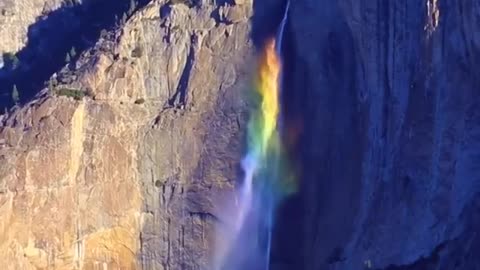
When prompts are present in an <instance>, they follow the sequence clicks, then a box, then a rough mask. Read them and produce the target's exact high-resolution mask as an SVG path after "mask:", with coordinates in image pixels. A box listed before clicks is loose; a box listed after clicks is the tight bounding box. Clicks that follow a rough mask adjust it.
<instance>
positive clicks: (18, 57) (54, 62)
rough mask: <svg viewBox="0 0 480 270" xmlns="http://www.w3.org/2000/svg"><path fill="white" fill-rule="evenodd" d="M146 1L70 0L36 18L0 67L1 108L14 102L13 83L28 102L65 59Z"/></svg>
mask: <svg viewBox="0 0 480 270" xmlns="http://www.w3.org/2000/svg"><path fill="white" fill-rule="evenodd" d="M149 1H150V0H135V1H130V0H102V1H98V0H86V1H83V3H82V4H75V2H74V1H71V2H69V3H70V4H67V5H64V6H62V7H60V8H58V9H57V10H54V11H52V12H50V13H48V14H45V15H42V16H40V17H39V18H37V21H36V22H35V23H34V24H32V25H30V26H29V27H28V33H27V37H28V42H27V44H26V45H25V47H24V48H22V49H21V50H20V51H18V52H16V53H15V54H13V53H12V54H10V53H9V54H8V55H7V57H5V58H6V59H5V65H4V67H3V68H2V69H0V109H1V110H2V112H3V110H4V108H10V107H12V106H13V105H14V100H13V99H12V90H13V86H14V85H16V87H17V89H18V92H19V102H20V103H24V102H28V101H29V100H31V99H32V98H33V97H34V96H35V95H36V94H37V93H38V91H40V90H41V89H42V88H43V87H44V86H45V84H46V81H47V80H48V79H49V78H50V77H51V76H52V75H53V74H54V73H55V72H57V71H59V70H60V69H61V68H62V67H63V66H65V65H66V64H67V63H70V64H73V63H74V62H75V60H76V59H77V58H78V57H79V55H80V54H81V53H82V52H83V51H85V50H86V49H88V48H90V47H91V46H93V45H94V44H95V43H96V42H97V40H98V39H99V38H100V36H101V34H102V31H108V30H112V29H113V28H114V27H115V25H116V24H117V23H120V22H121V21H122V20H125V19H127V18H128V16H129V14H133V12H134V11H135V10H137V9H138V8H141V7H143V6H145V5H146V4H147V3H148V2H149ZM124 14H125V15H124ZM67 54H68V56H67Z"/></svg>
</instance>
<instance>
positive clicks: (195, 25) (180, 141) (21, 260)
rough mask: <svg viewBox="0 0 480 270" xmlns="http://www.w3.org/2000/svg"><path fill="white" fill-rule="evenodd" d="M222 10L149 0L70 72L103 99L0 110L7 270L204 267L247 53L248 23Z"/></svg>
mask: <svg viewBox="0 0 480 270" xmlns="http://www.w3.org/2000/svg"><path fill="white" fill-rule="evenodd" d="M218 8H219V6H217V5H215V4H211V3H206V4H204V5H202V6H201V7H200V8H188V7H187V6H185V5H171V4H169V3H167V2H166V1H153V2H152V3H150V4H149V5H147V6H146V7H145V8H143V9H141V10H139V11H138V12H136V13H135V14H134V15H133V16H132V17H131V18H130V19H129V20H128V21H127V23H126V24H125V25H124V27H123V28H122V29H119V31H118V32H116V33H115V34H114V36H115V38H114V40H115V42H112V40H109V39H105V40H102V41H100V42H99V43H98V44H97V45H96V46H95V47H94V48H93V49H92V51H91V52H90V53H87V54H86V55H85V57H84V58H82V59H80V60H79V61H78V62H77V64H76V68H75V71H74V72H73V73H74V74H75V77H76V79H74V80H68V79H66V78H65V76H71V74H72V72H71V71H66V70H64V71H63V72H67V73H68V74H70V75H68V74H67V73H65V74H63V72H60V74H59V76H58V77H59V78H63V79H65V81H66V82H67V81H68V82H69V83H68V85H69V86H75V88H77V89H90V90H91V91H92V95H93V97H94V99H92V98H90V97H87V98H84V99H82V100H81V101H75V100H73V99H69V98H67V97H54V96H50V95H49V94H47V92H46V91H44V94H43V97H42V98H41V99H38V100H35V101H32V102H31V103H29V104H27V105H26V106H25V107H23V108H21V109H17V110H16V111H14V112H13V113H10V115H8V116H5V115H4V116H2V118H0V122H1V123H2V125H1V128H0V142H1V144H0V160H1V163H0V176H1V177H0V191H1V192H0V207H1V209H2V210H1V211H0V224H1V225H0V229H1V233H0V242H1V244H0V260H1V261H2V262H8V263H6V265H7V268H6V269H44V268H52V267H55V269H182V268H183V269H184V267H187V269H193V268H198V267H206V265H207V264H208V262H209V253H208V251H209V247H211V245H210V244H209V241H210V240H209V239H210V238H211V236H213V234H212V230H213V225H214V223H215V222H216V219H215V216H214V215H215V211H216V210H215V205H214V203H213V199H212V198H210V199H208V194H212V193H214V192H215V191H216V190H222V189H231V187H232V186H233V183H234V180H235V179H233V176H234V175H235V172H236V169H235V162H236V160H238V155H239V153H240V150H239V145H240V138H241V137H240V136H241V132H240V131H239V129H240V126H239V123H242V122H243V121H244V119H245V116H244V115H243V112H244V110H245V109H244V108H245V105H244V103H243V101H242V98H241V97H242V94H241V92H242V91H243V90H244V89H245V87H247V85H246V83H247V82H248V80H247V79H246V77H247V74H248V71H247V70H246V68H248V65H246V61H247V59H248V56H249V55H250V51H251V45H250V42H249V39H248V34H249V24H248V22H247V20H243V21H241V22H239V23H233V24H230V25H227V24H224V23H221V22H216V21H215V18H213V17H212V16H211V14H212V12H213V11H214V10H216V9H218ZM245 10H246V11H245V12H247V11H248V9H245ZM250 10H251V9H250ZM247 16H248V14H247V13H245V14H244V15H243V17H244V18H247ZM207 44H208V45H207ZM106 48H108V49H106ZM138 48H140V49H138ZM219 48H221V49H219ZM136 49H137V50H136ZM134 51H135V52H134ZM63 79H62V80H63ZM139 100H142V101H139ZM211 130H216V131H218V133H217V132H215V133H214V134H215V135H212V133H211V132H210V131H211ZM105 267H107V268H105Z"/></svg>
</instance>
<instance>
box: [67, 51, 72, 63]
mask: <svg viewBox="0 0 480 270" xmlns="http://www.w3.org/2000/svg"><path fill="white" fill-rule="evenodd" d="M71 60H72V59H71V58H70V54H69V53H67V55H66V56H65V63H67V64H68V63H70V61H71Z"/></svg>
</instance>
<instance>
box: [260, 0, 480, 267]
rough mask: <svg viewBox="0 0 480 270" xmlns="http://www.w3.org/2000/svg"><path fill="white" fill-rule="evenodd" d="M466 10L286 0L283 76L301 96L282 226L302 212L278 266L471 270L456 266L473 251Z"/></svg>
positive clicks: (469, 10)
mask: <svg viewBox="0 0 480 270" xmlns="http://www.w3.org/2000/svg"><path fill="white" fill-rule="evenodd" d="M269 2H271V5H270V6H268V3H269ZM473 2H474V1H466V2H459V1H450V0H445V1H442V0H439V1H416V2H402V1H393V0H392V1H383V0H381V1H380V0H379V1H364V2H362V1H328V0H325V1H308V0H301V1H291V12H290V14H289V16H290V20H289V23H288V29H289V30H288V34H287V35H286V42H287V45H286V46H288V47H289V49H290V50H289V51H287V56H286V57H287V60H286V61H287V62H286V68H287V71H286V74H287V81H288V82H287V84H288V85H289V86H290V87H292V88H291V89H292V90H291V91H298V90H299V89H302V90H304V91H303V92H295V93H298V94H293V93H292V95H293V96H295V97H296V99H297V100H298V105H297V106H298V108H293V109H291V110H292V111H294V112H296V113H298V114H300V115H303V119H304V120H305V123H304V125H303V126H304V127H305V130H304V132H303V136H302V144H303V146H302V150H303V159H302V164H303V170H302V171H304V172H305V175H304V178H302V181H303V182H302V183H303V192H302V193H301V194H300V195H299V197H300V198H296V199H295V200H298V201H299V202H298V203H297V204H296V207H294V208H295V209H294V210H291V211H290V212H288V213H287V214H285V218H284V219H283V220H284V221H283V222H284V224H288V223H289V222H290V225H289V226H288V225H284V226H285V227H287V229H285V230H286V231H290V230H296V228H298V226H299V224H297V223H296V222H291V221H289V220H292V218H291V216H292V215H294V214H295V213H296V212H300V213H303V214H302V216H301V217H300V218H301V219H302V221H301V224H303V233H304V237H303V238H297V239H291V238H290V239H287V236H283V237H284V240H283V241H280V244H279V246H280V247H279V251H278V252H279V253H278V254H277V255H275V257H276V258H279V261H280V262H279V263H283V264H288V263H290V265H289V269H362V268H363V267H364V265H365V267H367V268H374V269H397V268H395V267H397V266H398V267H400V268H398V269H475V268H478V266H479V265H480V260H479V259H478V258H471V257H467V256H465V257H462V255H460V254H473V253H478V252H479V250H478V245H479V242H478V241H479V240H478V237H477V236H476V234H477V232H478V229H474V227H475V226H476V227H477V228H478V227H479V226H480V224H479V223H478V216H479V212H478V206H473V205H475V203H474V202H475V198H478V196H480V193H479V192H480V186H479V184H478V183H479V182H478V175H479V172H480V167H479V166H478V154H479V153H480V148H479V145H478V144H479V143H480V141H479V138H478V136H477V134H478V132H479V131H480V122H479V121H478V113H479V110H478V105H479V104H480V96H479V95H478V90H477V88H478V87H477V86H476V85H477V84H478V78H479V75H480V73H479V69H478V67H479V65H480V46H479V44H478V42H476V40H478V33H479V30H480V28H479V27H480V26H479V24H478V19H475V18H476V17H478V14H479V12H480V9H479V6H478V4H473ZM275 5H276V4H275V3H274V1H266V2H265V6H262V7H259V10H260V12H259V13H258V14H260V15H262V14H268V13H262V10H275ZM264 12H266V11H264ZM473 14H476V15H473ZM475 16H476V17H475ZM254 26H255V25H254ZM259 27H260V26H259ZM254 30H255V31H257V32H262V31H263V32H268V31H269V30H268V29H267V30H265V29H254ZM270 31H271V30H270ZM287 91H288V89H287ZM291 106H294V105H293V104H291ZM293 201H294V200H292V204H295V203H294V202H293ZM472 220H475V221H472ZM475 222H476V223H475ZM280 223H282V221H280ZM473 224H475V225H473ZM284 234H285V233H284ZM278 237H280V238H282V235H279V236H278ZM465 238H470V239H472V240H471V241H472V242H469V244H468V248H464V249H463V248H462V251H461V252H456V250H458V249H459V248H460V247H459V244H458V242H457V240H458V239H465ZM287 243H288V244H287ZM299 247H302V248H299ZM292 254H293V255H292ZM455 261H456V262H457V263H456V264H455ZM366 262H368V263H366ZM454 264H455V267H453V266H452V265H454ZM389 267H391V268H389Z"/></svg>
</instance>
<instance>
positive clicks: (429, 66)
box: [0, 0, 480, 270]
mask: <svg viewBox="0 0 480 270" xmlns="http://www.w3.org/2000/svg"><path fill="white" fill-rule="evenodd" d="M27 2H28V3H27ZM84 2H85V1H84ZM407 2H408V3H407ZM284 4H285V2H284V1H274V0H265V1H255V3H252V2H251V1H249V0H242V1H240V0H235V1H207V0H199V1H179V0H176V1H168V2H167V1H164V0H154V1H152V2H150V3H149V4H147V5H146V6H144V7H143V6H142V7H141V8H140V9H138V10H136V12H134V13H133V14H131V15H129V16H128V17H125V21H126V22H125V23H121V24H120V25H119V26H118V27H117V28H116V29H114V30H112V31H110V32H108V33H106V34H104V35H102V36H101V37H100V39H99V40H98V42H97V43H96V44H93V45H92V46H91V47H90V48H89V50H86V51H84V52H83V53H82V54H81V55H80V56H79V57H78V59H77V60H76V61H75V62H73V63H71V64H69V65H68V67H64V68H63V69H62V70H55V71H56V72H57V75H55V76H54V77H53V78H55V80H56V81H57V82H58V85H54V86H53V87H54V88H55V89H53V90H52V89H50V90H48V89H43V90H41V91H40V94H38V95H37V96H36V98H35V99H34V100H32V101H30V102H28V103H27V104H25V105H24V106H22V107H21V108H20V107H17V108H16V109H15V110H13V111H11V112H9V113H8V115H6V114H5V115H2V116H0V261H1V262H3V263H4V265H5V266H6V269H12V270H13V269H208V259H209V255H210V254H209V253H210V252H211V251H212V236H213V230H214V226H215V224H216V223H218V222H221V220H219V219H218V215H217V207H218V200H216V198H217V197H218V195H219V194H223V193H226V192H228V191H229V190H231V189H232V187H233V185H234V182H235V180H236V179H238V178H239V177H238V173H239V170H238V161H239V159H240V155H241V153H242V138H243V131H244V130H245V125H244V123H245V120H246V107H247V106H246V104H245V100H244V95H243V94H242V91H243V90H244V89H245V88H246V87H248V86H249V85H248V84H249V78H250V76H249V72H250V71H249V67H251V66H252V63H251V56H252V52H253V44H255V45H260V44H261V42H262V40H263V39H264V38H266V37H267V36H271V35H274V33H275V31H276V28H277V27H278V23H279V21H280V19H281V16H282V13H283V10H284V7H285V6H284ZM27 5H32V7H33V6H34V8H28V7H27ZM59 5H60V2H54V1H45V0H44V1H15V3H13V2H8V1H7V0H0V12H2V16H4V17H1V16H0V25H2V26H3V25H4V24H3V23H1V22H2V20H4V21H5V22H7V21H8V22H17V23H15V25H7V27H0V36H1V37H2V38H3V37H4V36H5V37H7V40H8V41H7V42H4V43H1V45H0V46H3V47H0V51H2V52H11V51H17V50H19V49H20V48H21V47H22V46H23V45H24V44H25V42H26V41H25V37H26V34H25V33H27V30H26V29H27V27H28V24H31V23H33V21H34V20H35V18H37V17H38V16H40V14H41V13H42V10H51V9H52V10H53V9H55V8H57V7H58V6H59ZM3 7H8V8H6V9H5V10H6V11H5V12H4V13H5V14H3V11H2V8H3ZM14 7H15V8H14ZM20 7H21V8H20ZM20 9H21V10H22V11H24V13H22V12H19V10H20ZM479 13H480V6H479V5H478V4H475V3H474V1H455V0H424V1H395V0H377V1H353V0H351V1H350V0H342V1H333V0H322V1H313V0H296V1H293V0H292V1H291V6H290V12H289V15H288V16H289V19H288V21H287V26H286V29H287V31H286V33H285V35H284V37H285V39H284V41H283V42H284V46H283V47H284V52H283V56H284V68H285V70H284V73H283V74H284V75H285V78H284V80H285V81H284V84H283V85H284V86H285V89H284V92H285V95H286V97H288V98H287V99H285V100H287V101H288V102H286V104H283V106H284V108H283V109H284V111H285V112H287V114H288V117H287V118H288V119H294V120H295V121H298V122H299V127H300V130H301V133H300V136H301V137H300V138H301V140H300V141H301V143H300V145H299V146H298V149H297V150H298V151H297V152H298V159H299V164H301V178H300V191H299V192H298V193H297V194H296V195H295V196H293V197H292V198H290V199H289V200H287V201H286V202H285V203H284V205H282V207H281V209H280V210H279V216H278V221H277V226H276V228H275V231H276V233H275V235H274V242H273V249H272V252H273V253H272V269H385V270H387V269H388V270H394V269H403V270H406V269H410V270H416V269H419V270H420V269H422V270H425V269H426V270H430V269H432V270H433V269H448V270H450V269H462V270H471V269H479V267H480V261H479V259H478V256H476V254H479V252H480V239H479V236H478V228H480V198H479V197H480V195H479V192H480V184H479V183H480V179H478V175H480V167H479V165H478V164H479V153H480V150H479V149H480V145H479V144H480V139H479V138H480V137H479V133H480V120H478V119H480V109H479V108H480V107H479V106H478V104H480V95H478V91H477V90H476V88H477V86H478V85H479V82H480V81H479V79H478V78H480V72H479V70H480V69H478V67H479V64H480V63H479V61H480V36H479V33H480V29H479V27H480V24H479V22H478V18H477V17H478V14H479ZM20 14H24V16H20ZM252 14H254V15H253V18H252V20H251V21H249V18H250V17H251V16H252ZM121 19H123V18H121ZM250 22H251V24H250ZM250 32H252V35H251V36H250ZM66 49H67V50H68V49H69V48H66ZM62 53H63V51H62ZM62 57H63V55H62ZM62 65H63V64H62ZM0 77H1V76H0ZM0 79H1V78H0ZM16 80H18V78H16ZM25 80H26V79H25ZM25 80H24V81H25ZM0 82H1V80H0ZM9 83H10V81H9ZM62 89H63V90H65V89H67V90H69V91H70V92H68V93H77V94H78V93H84V92H85V91H87V90H88V91H87V92H88V96H87V97H85V98H83V99H80V100H75V99H73V98H68V97H65V96H59V94H55V93H61V91H60V92H58V91H57V90H62ZM36 90H38V89H36ZM72 91H73V92H72ZM63 93H65V91H64V92H63Z"/></svg>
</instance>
